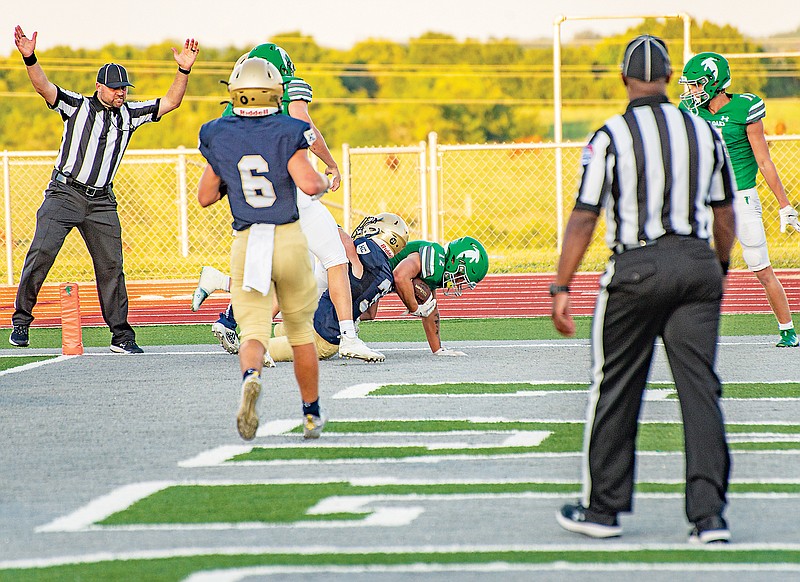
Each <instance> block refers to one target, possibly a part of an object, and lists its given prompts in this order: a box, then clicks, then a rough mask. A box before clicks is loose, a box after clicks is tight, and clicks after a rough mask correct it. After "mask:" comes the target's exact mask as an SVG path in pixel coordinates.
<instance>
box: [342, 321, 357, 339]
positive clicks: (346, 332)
mask: <svg viewBox="0 0 800 582" xmlns="http://www.w3.org/2000/svg"><path fill="white" fill-rule="evenodd" d="M339 332H340V333H341V334H342V337H348V338H350V339H355V338H357V337H358V334H357V333H356V326H355V325H354V324H353V320H352V319H344V320H342V321H340V322H339Z"/></svg>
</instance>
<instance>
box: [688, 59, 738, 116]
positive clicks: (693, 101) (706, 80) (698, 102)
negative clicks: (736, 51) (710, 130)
mask: <svg viewBox="0 0 800 582" xmlns="http://www.w3.org/2000/svg"><path fill="white" fill-rule="evenodd" d="M678 83H680V84H681V85H686V91H685V92H684V93H682V94H681V103H683V105H684V106H685V107H686V108H687V109H688V110H689V111H691V112H692V113H697V108H698V107H708V102H709V101H711V100H712V99H713V98H714V97H716V96H717V95H718V94H719V93H722V92H723V91H724V90H725V89H727V88H728V87H729V86H730V84H731V67H730V65H729V64H728V61H727V60H725V57H723V56H722V55H720V54H717V53H709V52H706V53H698V54H696V55H695V56H693V57H692V58H691V59H689V60H688V61H687V62H686V65H685V66H684V67H683V74H682V75H681V78H680V79H679V80H678Z"/></svg>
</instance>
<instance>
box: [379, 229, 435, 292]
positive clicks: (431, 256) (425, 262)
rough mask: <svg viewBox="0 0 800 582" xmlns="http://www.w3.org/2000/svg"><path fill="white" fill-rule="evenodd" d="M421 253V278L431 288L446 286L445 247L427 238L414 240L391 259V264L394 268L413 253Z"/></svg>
mask: <svg viewBox="0 0 800 582" xmlns="http://www.w3.org/2000/svg"><path fill="white" fill-rule="evenodd" d="M417 252H418V253H419V257H420V263H421V265H422V269H421V270H420V273H419V278H420V279H422V280H423V281H424V282H425V284H426V285H428V287H430V288H431V289H441V288H442V287H444V259H445V252H444V247H443V246H442V245H440V244H439V243H435V242H428V241H425V240H412V241H409V243H408V244H407V245H406V246H405V247H404V248H403V250H402V251H400V252H399V253H397V254H396V255H395V256H393V257H392V258H391V259H389V264H390V265H391V266H392V269H394V268H395V267H396V266H397V264H398V263H399V262H400V261H402V260H403V259H405V258H406V257H407V256H408V255H410V254H411V253H417Z"/></svg>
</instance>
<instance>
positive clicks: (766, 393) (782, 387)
mask: <svg viewBox="0 0 800 582" xmlns="http://www.w3.org/2000/svg"><path fill="white" fill-rule="evenodd" d="M588 388H589V384H588V383H578V384H575V383H563V382H553V383H544V384H530V383H527V382H516V383H513V382H512V383H508V384H505V383H498V384H485V383H481V382H452V383H447V382H443V383H441V384H386V385H384V386H380V387H378V388H375V390H373V391H371V392H370V393H369V394H370V396H410V395H415V394H422V395H449V394H516V393H518V392H548V391H557V392H574V391H585V390H587V389H588ZM647 389H648V390H675V385H674V384H648V385H647ZM677 397H678V396H677V394H671V395H669V396H668V398H673V399H675V398H677ZM723 397H724V398H800V383H796V382H786V383H774V384H764V383H759V382H754V383H730V384H724V385H723Z"/></svg>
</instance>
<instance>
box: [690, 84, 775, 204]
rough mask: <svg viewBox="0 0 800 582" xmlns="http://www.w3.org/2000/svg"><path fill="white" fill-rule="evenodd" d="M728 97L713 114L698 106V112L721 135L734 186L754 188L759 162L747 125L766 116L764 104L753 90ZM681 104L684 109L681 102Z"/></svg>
mask: <svg viewBox="0 0 800 582" xmlns="http://www.w3.org/2000/svg"><path fill="white" fill-rule="evenodd" d="M730 98H731V100H730V102H729V103H727V104H726V105H725V106H724V107H722V108H721V109H720V110H719V111H717V112H716V113H711V112H710V111H709V110H708V109H706V108H705V107H700V108H698V110H697V114H698V115H699V116H700V117H702V118H703V119H705V120H706V121H708V122H709V123H711V125H713V126H714V127H715V128H716V129H717V131H719V132H720V133H721V134H722V140H723V141H724V142H725V147H727V149H728V155H729V156H730V158H731V166H733V173H734V175H735V176H736V187H737V188H738V189H739V190H746V189H748V188H755V186H756V174H757V173H758V162H756V156H755V154H753V148H752V146H751V145H750V140H748V139H747V126H748V125H749V124H751V123H755V122H756V121H758V120H760V119H763V118H764V117H765V116H766V114H767V109H766V105H765V104H764V101H763V100H762V99H761V97H759V96H758V95H753V94H752V93H738V94H733V95H731V96H730ZM680 107H681V108H682V109H684V110H685V109H686V108H685V107H684V106H683V104H681V106H680Z"/></svg>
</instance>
